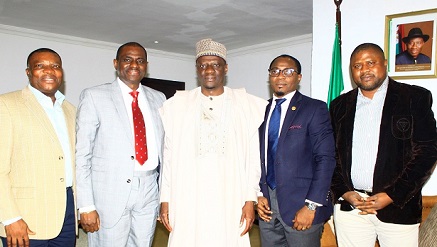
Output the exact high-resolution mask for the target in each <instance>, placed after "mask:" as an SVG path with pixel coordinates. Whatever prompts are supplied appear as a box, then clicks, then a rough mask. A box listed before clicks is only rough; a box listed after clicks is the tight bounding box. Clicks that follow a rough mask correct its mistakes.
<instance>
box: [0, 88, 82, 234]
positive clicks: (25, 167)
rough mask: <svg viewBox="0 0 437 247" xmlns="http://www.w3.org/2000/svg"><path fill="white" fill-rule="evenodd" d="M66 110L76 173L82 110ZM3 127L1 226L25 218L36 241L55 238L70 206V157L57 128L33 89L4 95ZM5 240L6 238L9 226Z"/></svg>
mask: <svg viewBox="0 0 437 247" xmlns="http://www.w3.org/2000/svg"><path fill="white" fill-rule="evenodd" d="M62 110H63V111H64V114H65V121H66V123H67V129H68V135H69V136H68V137H69V141H70V148H71V150H70V151H71V154H72V164H71V166H72V169H73V171H74V155H73V154H74V141H75V133H74V124H75V118H76V108H75V107H74V106H73V105H72V104H70V103H68V102H67V101H65V100H64V102H63V103H62ZM0 126H1V127H0V221H3V220H8V219H12V218H15V217H18V216H21V217H22V218H23V220H24V221H25V222H26V223H27V225H28V226H29V228H30V229H31V230H32V231H34V232H36V235H29V237H30V238H31V239H52V238H55V237H56V236H58V235H59V233H60V232H61V229H62V225H63V223H64V217H65V209H66V201H67V198H66V192H65V187H66V184H65V179H64V178H65V163H64V159H63V156H64V152H63V150H62V146H61V143H60V142H59V140H58V137H57V135H56V132H55V129H54V128H53V126H52V123H51V122H50V119H49V118H48V117H47V114H46V112H45V111H44V109H43V107H42V106H41V105H40V103H39V102H38V101H37V99H36V97H35V96H34V95H33V93H32V92H31V91H30V89H29V88H28V87H25V88H24V89H23V90H21V91H15V92H11V93H7V94H3V95H1V96H0ZM73 176H74V172H73ZM73 178H74V177H73ZM73 183H74V182H73ZM73 191H74V188H73ZM0 236H2V237H5V236H6V235H5V231H4V227H3V226H2V227H0Z"/></svg>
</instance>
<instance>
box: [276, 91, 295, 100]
mask: <svg viewBox="0 0 437 247" xmlns="http://www.w3.org/2000/svg"><path fill="white" fill-rule="evenodd" d="M295 93H296V90H294V91H293V92H291V93H288V94H286V95H284V96H283V97H282V98H278V97H276V96H275V95H274V94H273V100H272V102H273V101H275V100H277V99H285V101H290V100H291V99H292V98H293V96H294V94H295Z"/></svg>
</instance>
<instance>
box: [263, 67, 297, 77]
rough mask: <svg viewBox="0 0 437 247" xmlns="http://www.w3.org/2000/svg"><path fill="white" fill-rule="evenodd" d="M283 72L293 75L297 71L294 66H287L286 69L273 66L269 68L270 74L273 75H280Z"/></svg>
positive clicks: (286, 75) (285, 74)
mask: <svg viewBox="0 0 437 247" xmlns="http://www.w3.org/2000/svg"><path fill="white" fill-rule="evenodd" d="M281 72H282V74H283V75H284V76H285V77H290V76H293V73H294V72H296V71H295V70H294V69H292V68H285V69H278V68H273V69H269V75H270V76H273V77H278V76H279V75H280V74H281Z"/></svg>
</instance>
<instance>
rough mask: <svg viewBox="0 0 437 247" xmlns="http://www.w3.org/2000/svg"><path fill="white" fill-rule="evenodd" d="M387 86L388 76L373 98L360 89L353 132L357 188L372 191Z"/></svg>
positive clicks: (353, 154) (354, 172)
mask: <svg viewBox="0 0 437 247" xmlns="http://www.w3.org/2000/svg"><path fill="white" fill-rule="evenodd" d="M387 87H388V77H387V78H386V79H385V80H384V82H383V83H382V85H381V86H380V87H379V88H378V90H377V91H376V92H375V94H374V95H373V98H372V99H369V98H366V97H365V96H364V95H363V94H362V92H361V89H359V90H358V96H357V106H356V113H355V120H354V130H353V134H352V169H351V178H352V183H353V185H354V187H355V189H361V190H366V191H372V187H373V172H374V170H375V163H376V156H377V155H378V145H379V130H380V125H381V117H382V109H383V108H384V101H385V96H386V94H387Z"/></svg>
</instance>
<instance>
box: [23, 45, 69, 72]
mask: <svg viewBox="0 0 437 247" xmlns="http://www.w3.org/2000/svg"><path fill="white" fill-rule="evenodd" d="M40 52H50V53H53V54H56V56H58V57H59V60H61V63H62V59H61V56H59V54H58V53H57V52H56V51H54V50H52V49H50V48H39V49H36V50H34V51H32V52H31V53H30V54H29V56H27V62H26V66H27V67H29V61H30V58H31V57H32V56H33V55H34V54H36V53H40Z"/></svg>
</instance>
